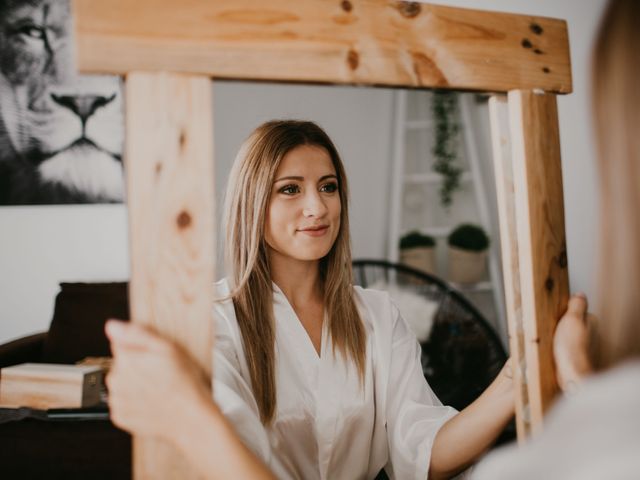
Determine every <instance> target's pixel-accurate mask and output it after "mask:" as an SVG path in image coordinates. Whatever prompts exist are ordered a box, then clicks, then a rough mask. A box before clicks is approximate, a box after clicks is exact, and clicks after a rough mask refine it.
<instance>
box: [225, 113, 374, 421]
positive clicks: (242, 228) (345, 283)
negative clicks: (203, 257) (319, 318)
mask: <svg viewBox="0 0 640 480" xmlns="http://www.w3.org/2000/svg"><path fill="white" fill-rule="evenodd" d="M300 145H313V146H318V147H321V148H324V149H325V150H326V151H327V153H328V154H329V156H330V157H331V161H332V163H333V166H334V168H335V170H336V175H337V177H338V191H339V195H340V202H341V213H340V230H339V232H338V236H337V238H336V241H335V243H334V244H333V246H332V248H331V250H330V251H329V253H328V254H327V255H326V256H325V257H324V258H322V259H321V260H320V279H321V281H322V286H323V292H324V306H325V311H326V312H327V316H326V318H327V320H328V327H329V332H330V334H331V339H332V343H333V347H334V349H335V348H337V349H338V350H339V351H340V352H341V353H342V354H344V355H346V356H348V357H350V358H351V359H352V361H353V362H354V363H355V364H356V366H357V369H358V372H359V374H360V379H361V381H362V378H363V376H364V368H365V349H366V334H365V329H364V325H363V323H362V320H361V318H360V315H359V314H358V310H357V309H356V304H355V300H354V298H353V288H352V270H351V245H350V237H349V214H348V187H347V178H346V175H345V170H344V167H343V165H342V161H341V160H340V156H339V155H338V152H337V150H336V148H335V146H334V145H333V142H332V141H331V139H330V138H329V137H328V135H327V134H326V133H325V132H324V131H323V130H322V129H321V128H320V127H319V126H317V125H316V124H314V123H312V122H304V121H295V120H280V121H271V122H267V123H264V124H262V125H261V126H259V127H258V128H257V129H256V130H255V131H254V132H253V133H252V134H251V135H250V136H249V138H248V139H247V140H246V141H245V142H244V144H243V145H242V147H241V148H240V151H239V152H238V155H237V157H236V159H235V162H234V164H233V167H232V169H231V173H230V177H229V183H228V186H227V192H226V196H225V207H224V212H225V223H226V241H225V260H226V263H227V265H226V267H227V273H228V276H229V281H230V284H231V290H232V293H231V297H232V298H233V303H234V307H235V312H236V318H237V321H238V325H239V327H240V332H241V334H242V340H243V344H244V351H245V356H246V358H247V363H248V367H249V373H250V376H251V383H252V388H253V393H254V396H255V399H256V402H257V404H258V408H259V410H260V417H261V420H262V422H263V423H264V424H268V423H269V422H270V421H271V420H272V419H273V415H274V412H275V407H276V386H275V330H274V328H275V327H274V318H273V286H272V281H271V272H270V271H269V261H268V255H267V245H266V242H265V238H264V231H265V218H266V213H267V209H268V206H269V200H270V196H271V189H272V186H273V182H274V180H275V174H276V170H277V169H278V166H279V165H280V162H281V161H282V158H283V157H284V156H285V155H286V154H287V153H288V152H289V151H291V150H293V149H294V148H296V147H298V146H300Z"/></svg>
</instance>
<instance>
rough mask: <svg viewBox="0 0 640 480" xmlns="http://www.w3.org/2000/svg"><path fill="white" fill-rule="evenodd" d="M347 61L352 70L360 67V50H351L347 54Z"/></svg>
mask: <svg viewBox="0 0 640 480" xmlns="http://www.w3.org/2000/svg"><path fill="white" fill-rule="evenodd" d="M347 63H348V64H349V68H351V70H355V69H356V68H358V65H359V64H360V56H359V55H358V52H356V51H355V50H349V53H348V54H347Z"/></svg>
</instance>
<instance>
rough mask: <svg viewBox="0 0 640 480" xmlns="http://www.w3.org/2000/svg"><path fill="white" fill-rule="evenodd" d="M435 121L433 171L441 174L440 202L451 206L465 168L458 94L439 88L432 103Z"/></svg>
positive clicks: (434, 93) (445, 205)
mask: <svg viewBox="0 0 640 480" xmlns="http://www.w3.org/2000/svg"><path fill="white" fill-rule="evenodd" d="M431 110H432V115H433V119H434V123H435V142H434V146H433V150H432V153H433V155H434V156H435V161H434V163H433V170H434V171H435V172H437V173H439V174H441V175H442V183H441V185H440V190H439V194H440V203H441V204H442V205H443V206H444V207H449V206H450V205H451V204H452V203H453V194H454V193H455V191H456V190H458V188H459V187H460V175H461V174H462V168H460V166H459V165H457V160H458V131H459V129H460V126H459V125H458V123H457V118H458V115H457V114H458V94H457V93H456V92H449V91H442V90H436V91H435V92H433V102H432V103H431Z"/></svg>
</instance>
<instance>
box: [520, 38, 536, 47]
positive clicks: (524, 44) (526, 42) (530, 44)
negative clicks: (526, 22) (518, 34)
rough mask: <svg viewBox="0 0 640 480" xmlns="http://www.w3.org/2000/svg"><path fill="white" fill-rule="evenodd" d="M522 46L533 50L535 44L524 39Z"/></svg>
mask: <svg viewBox="0 0 640 480" xmlns="http://www.w3.org/2000/svg"><path fill="white" fill-rule="evenodd" d="M521 45H522V46H523V47H524V48H531V47H533V44H532V43H531V40H529V39H528V38H523V39H522V43H521Z"/></svg>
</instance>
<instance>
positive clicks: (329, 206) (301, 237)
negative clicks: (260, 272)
mask: <svg viewBox="0 0 640 480" xmlns="http://www.w3.org/2000/svg"><path fill="white" fill-rule="evenodd" d="M340 210H341V204H340V193H339V191H338V178H337V176H336V170H335V168H334V167H333V163H332V162H331V157H330V156H329V153H328V152H327V151H326V150H325V149H324V148H322V147H318V146H311V145H301V146H299V147H296V148H294V149H293V150H291V151H289V153H287V154H286V155H285V156H284V158H283V159H282V161H281V162H280V166H279V167H278V170H277V171H276V175H275V181H274V183H273V186H272V188H271V198H270V200H269V207H268V210H267V218H266V224H265V240H266V242H267V245H269V247H270V248H271V250H273V251H275V252H277V253H279V254H280V255H283V256H285V257H288V258H293V259H296V260H319V259H321V258H322V257H324V256H325V255H326V254H327V253H329V250H330V249H331V247H332V246H333V243H334V242H335V240H336V237H337V236H338V231H339V230H340Z"/></svg>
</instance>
